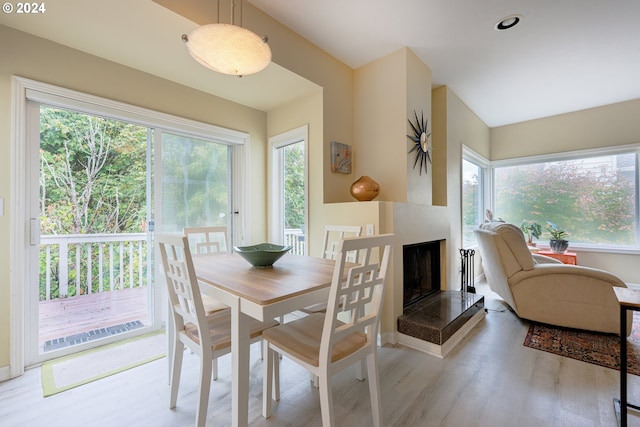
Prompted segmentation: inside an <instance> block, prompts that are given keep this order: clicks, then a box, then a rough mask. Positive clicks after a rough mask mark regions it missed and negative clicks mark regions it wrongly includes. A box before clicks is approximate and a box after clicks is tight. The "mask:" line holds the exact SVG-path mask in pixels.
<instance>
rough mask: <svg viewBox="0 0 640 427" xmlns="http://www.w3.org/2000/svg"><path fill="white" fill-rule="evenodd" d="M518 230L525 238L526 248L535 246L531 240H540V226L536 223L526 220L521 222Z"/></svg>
mask: <svg viewBox="0 0 640 427" xmlns="http://www.w3.org/2000/svg"><path fill="white" fill-rule="evenodd" d="M520 229H521V230H522V232H523V233H524V235H525V236H527V246H533V247H535V246H536V244H535V243H534V241H533V238H534V237H535V238H536V239H539V238H540V235H541V234H542V226H541V225H540V224H538V223H537V222H534V221H531V220H528V219H526V220H524V221H523V222H522V225H521V226H520Z"/></svg>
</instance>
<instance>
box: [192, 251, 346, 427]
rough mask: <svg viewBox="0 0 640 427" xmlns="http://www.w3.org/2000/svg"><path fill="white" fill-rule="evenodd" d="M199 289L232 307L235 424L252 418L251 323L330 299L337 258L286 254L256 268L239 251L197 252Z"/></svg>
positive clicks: (233, 423)
mask: <svg viewBox="0 0 640 427" xmlns="http://www.w3.org/2000/svg"><path fill="white" fill-rule="evenodd" d="M193 265H194V270H195V274H196V277H197V279H198V283H199V286H200V290H201V292H202V293H203V294H204V295H207V296H210V297H212V298H215V299H217V300H218V301H220V302H222V303H224V304H226V305H228V306H229V307H231V355H232V364H231V369H232V385H231V391H232V425H233V426H234V427H244V426H247V425H248V422H249V346H250V338H249V324H250V321H251V319H252V318H253V319H257V320H259V321H264V320H267V319H274V318H279V317H280V316H284V315H285V314H287V313H290V312H292V311H295V310H297V309H300V308H303V307H306V306H309V305H312V304H316V303H319V302H323V301H327V299H328V297H329V288H330V285H331V280H332V277H333V270H334V265H335V261H334V260H330V259H324V258H317V257H311V256H303V255H294V254H286V255H284V256H283V257H282V258H280V259H279V260H278V261H277V262H276V263H275V264H274V265H273V266H271V267H267V268H260V267H253V266H252V265H251V264H249V262H248V261H246V260H245V259H243V258H242V257H241V256H240V255H238V254H237V253H229V254H226V253H225V254H215V255H205V256H197V257H193Z"/></svg>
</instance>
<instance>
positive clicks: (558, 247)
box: [547, 221, 569, 254]
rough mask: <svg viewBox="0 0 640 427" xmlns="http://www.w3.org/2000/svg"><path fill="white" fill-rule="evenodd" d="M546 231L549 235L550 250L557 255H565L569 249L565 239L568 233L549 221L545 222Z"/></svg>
mask: <svg viewBox="0 0 640 427" xmlns="http://www.w3.org/2000/svg"><path fill="white" fill-rule="evenodd" d="M547 231H548V232H549V234H550V235H551V240H549V247H550V248H551V250H552V251H553V252H555V253H557V254H563V253H565V252H566V251H567V248H568V247H569V241H568V240H567V239H566V237H567V236H568V235H569V233H567V231H566V230H565V229H564V228H560V227H558V226H557V225H555V224H554V223H553V222H551V221H547Z"/></svg>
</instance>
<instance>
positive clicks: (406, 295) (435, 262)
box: [402, 240, 442, 308]
mask: <svg viewBox="0 0 640 427" xmlns="http://www.w3.org/2000/svg"><path fill="white" fill-rule="evenodd" d="M441 242H442V240H434V241H431V242H422V243H414V244H410V245H404V246H403V248H402V271H403V300H402V306H403V308H407V307H408V306H410V305H412V304H415V303H417V302H418V301H421V300H423V299H424V298H426V297H427V296H429V295H432V294H435V293H437V292H440V283H441V273H440V264H441V258H440V246H441Z"/></svg>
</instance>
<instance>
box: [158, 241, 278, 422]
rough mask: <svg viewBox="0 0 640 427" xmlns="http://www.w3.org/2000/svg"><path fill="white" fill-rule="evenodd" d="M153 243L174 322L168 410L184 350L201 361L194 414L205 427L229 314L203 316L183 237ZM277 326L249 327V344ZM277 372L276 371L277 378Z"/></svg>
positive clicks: (225, 348) (226, 347) (226, 348)
mask: <svg viewBox="0 0 640 427" xmlns="http://www.w3.org/2000/svg"><path fill="white" fill-rule="evenodd" d="M156 241H157V243H158V247H159V252H160V257H161V262H162V266H163V269H164V274H165V279H166V284H167V291H168V295H169V306H170V308H171V309H170V312H171V320H172V322H173V326H172V327H173V333H172V334H167V335H168V336H169V337H170V339H171V342H169V360H170V361H171V368H170V379H169V384H170V399H169V408H171V409H173V408H175V407H176V403H177V398H178V385H179V383H180V373H181V369H182V359H183V355H184V347H185V346H186V347H187V348H188V349H190V350H191V351H192V352H193V353H194V354H196V355H198V357H199V358H200V383H199V393H198V394H199V399H198V408H197V412H196V425H197V426H199V427H200V426H204V425H205V423H206V418H207V409H208V404H209V390H210V387H211V384H210V382H211V372H212V366H213V365H214V363H213V362H214V361H215V360H216V359H217V358H218V357H220V356H223V355H225V354H228V353H229V352H230V351H231V311H230V310H220V311H217V312H215V313H212V314H209V315H206V314H205V310H204V306H203V304H202V296H201V294H200V288H199V286H198V282H197V279H196V276H195V271H194V267H193V261H192V259H191V252H190V249H189V243H188V240H187V238H186V236H181V235H175V234H157V235H156ZM276 325H278V322H277V321H275V320H271V321H266V322H259V321H257V320H256V321H254V322H253V323H252V324H251V327H250V336H251V341H252V342H255V341H257V340H259V339H260V336H261V334H262V332H263V331H264V330H265V329H267V328H269V327H272V326H276ZM171 337H173V338H171ZM277 372H278V371H277V370H276V374H277Z"/></svg>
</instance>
